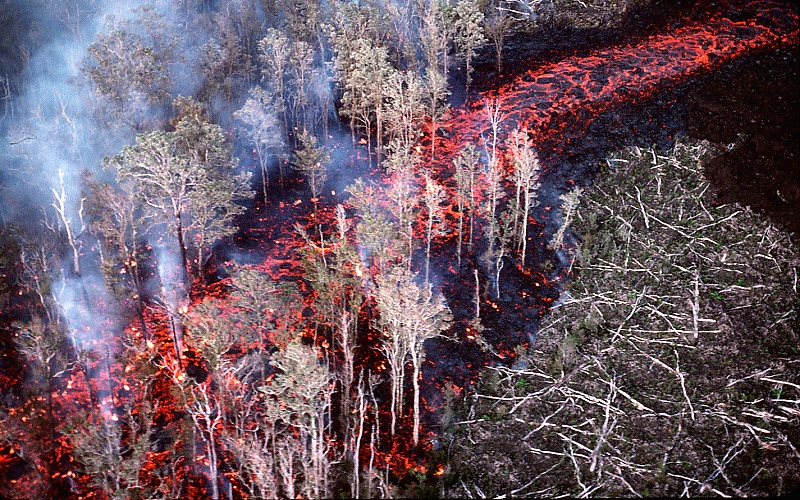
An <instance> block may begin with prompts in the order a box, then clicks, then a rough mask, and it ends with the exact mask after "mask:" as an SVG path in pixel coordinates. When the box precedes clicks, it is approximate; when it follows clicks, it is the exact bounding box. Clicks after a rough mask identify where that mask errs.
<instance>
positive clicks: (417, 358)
mask: <svg viewBox="0 0 800 500" xmlns="http://www.w3.org/2000/svg"><path fill="white" fill-rule="evenodd" d="M423 354H424V353H423V351H422V345H421V344H420V345H419V346H418V352H414V353H411V362H412V363H413V365H414V431H413V433H414V446H417V445H418V444H419V377H420V371H421V368H422V367H421V366H420V365H421V364H422V363H421V362H422V359H421V357H422V355H423Z"/></svg>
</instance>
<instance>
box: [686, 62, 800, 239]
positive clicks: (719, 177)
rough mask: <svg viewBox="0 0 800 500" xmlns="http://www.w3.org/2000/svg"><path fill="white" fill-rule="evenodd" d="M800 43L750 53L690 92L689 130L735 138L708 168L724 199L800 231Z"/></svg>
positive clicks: (720, 140) (712, 137)
mask: <svg viewBox="0 0 800 500" xmlns="http://www.w3.org/2000/svg"><path fill="white" fill-rule="evenodd" d="M798 63H800V50H797V49H795V50H792V51H778V52H773V53H767V54H760V55H756V56H754V57H750V58H747V59H746V60H742V61H741V62H738V63H736V64H731V65H729V68H727V69H726V70H723V71H718V72H716V73H715V74H714V75H713V76H712V77H709V78H708V79H707V81H706V82H705V83H704V84H703V85H702V86H700V87H699V88H697V89H696V90H694V91H693V92H691V93H690V94H689V96H688V104H689V109H688V121H687V129H688V133H689V134H690V135H691V136H692V137H695V138H698V139H707V140H709V141H711V142H715V143H721V144H730V145H732V147H731V149H730V151H728V152H726V153H724V154H722V155H720V156H718V157H716V158H715V159H713V160H711V161H710V162H709V163H708V164H707V165H706V167H705V175H706V177H707V178H708V179H709V181H710V182H711V184H712V186H713V188H714V190H715V194H716V200H717V201H718V202H719V203H733V202H739V203H741V204H742V205H749V206H750V207H751V208H753V209H755V210H759V211H763V212H764V213H766V214H767V215H768V216H769V217H770V218H771V219H772V220H773V221H775V222H777V223H779V224H780V225H782V226H783V227H785V228H786V229H787V230H789V231H792V232H794V233H796V234H797V233H800V85H798V82H799V81H800V79H798V76H800V75H798Z"/></svg>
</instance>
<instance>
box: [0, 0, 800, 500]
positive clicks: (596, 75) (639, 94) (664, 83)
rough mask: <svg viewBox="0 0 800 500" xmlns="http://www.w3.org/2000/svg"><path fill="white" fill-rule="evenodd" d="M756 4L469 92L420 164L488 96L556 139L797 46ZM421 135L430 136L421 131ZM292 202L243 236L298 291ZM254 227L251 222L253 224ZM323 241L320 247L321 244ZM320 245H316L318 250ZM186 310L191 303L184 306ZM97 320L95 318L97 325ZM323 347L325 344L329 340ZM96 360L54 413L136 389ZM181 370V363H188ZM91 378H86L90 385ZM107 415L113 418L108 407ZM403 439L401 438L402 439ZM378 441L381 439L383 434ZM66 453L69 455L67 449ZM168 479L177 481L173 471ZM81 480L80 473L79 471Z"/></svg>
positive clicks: (776, 14) (779, 18) (111, 401)
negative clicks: (739, 16)
mask: <svg viewBox="0 0 800 500" xmlns="http://www.w3.org/2000/svg"><path fill="white" fill-rule="evenodd" d="M758 10H759V13H758V15H756V16H754V17H752V18H750V19H747V20H732V19H731V18H729V17H725V16H724V15H721V14H718V15H716V16H713V17H711V18H710V19H708V20H706V22H705V23H703V24H702V25H699V24H689V25H686V26H683V27H680V28H678V29H675V30H674V31H672V32H670V33H663V34H658V35H653V36H650V37H649V38H647V39H644V40H641V41H639V42H638V43H636V44H630V45H624V46H616V47H610V48H604V49H600V50H596V51H594V52H592V53H591V54H590V55H586V56H573V57H568V58H565V59H562V60H559V61H555V62H548V63H544V64H542V65H540V66H538V67H536V68H534V69H530V70H528V71H526V72H524V73H522V74H520V75H518V76H517V77H516V78H515V79H513V81H511V82H509V83H507V84H504V85H502V86H501V87H499V88H498V89H496V90H491V91H488V92H485V93H483V94H480V95H477V96H475V98H474V99H473V103H474V104H473V105H472V106H471V107H469V109H465V110H457V111H455V112H454V113H453V115H452V116H451V117H450V118H449V119H448V120H446V121H444V122H442V123H440V124H439V126H438V127H437V128H438V129H439V130H440V131H442V132H444V134H435V135H434V140H435V141H436V158H435V160H433V161H431V160H430V159H428V161H427V162H426V163H427V164H428V165H429V166H431V167H433V168H434V170H435V171H436V172H438V173H439V175H440V177H443V179H440V180H441V181H442V182H443V184H445V185H446V186H449V187H451V184H452V181H451V180H450V179H448V178H447V177H448V175H447V172H449V171H450V168H451V165H452V159H453V157H454V156H455V155H456V154H458V152H459V151H460V149H461V148H462V147H463V146H464V145H465V144H467V143H474V144H476V145H479V146H480V145H482V144H484V143H485V137H486V136H487V135H488V132H489V129H490V125H489V123H488V120H487V117H486V115H485V111H484V107H485V102H486V101H487V100H488V101H493V102H496V103H497V104H498V106H499V108H500V110H501V112H502V113H503V115H504V118H503V131H504V133H508V132H510V131H511V130H513V129H515V128H519V129H523V128H527V129H528V131H529V132H530V134H531V136H532V138H533V139H534V141H535V142H540V141H541V143H545V142H546V141H548V140H553V139H555V140H558V139H559V134H560V133H561V132H562V129H563V127H564V126H565V124H566V123H569V125H570V126H571V127H576V128H578V129H580V128H581V127H582V126H585V125H587V124H588V122H590V121H591V119H592V118H593V117H596V116H598V115H599V114H600V113H602V112H603V111H605V110H608V109H611V108H613V107H614V106H615V105H618V104H621V103H624V102H628V101H631V100H634V101H635V100H641V99H645V98H647V97H648V96H650V95H652V94H654V93H655V92H656V91H659V90H661V89H663V88H664V87H668V86H670V85H674V84H676V83H680V82H681V81H685V80H686V79H688V78H690V77H692V76H694V75H698V74H701V73H703V72H708V71H711V70H713V69H714V68H716V67H719V66H720V65H721V64H723V63H724V62H725V61H728V60H731V59H733V58H736V57H739V56H742V55H744V54H747V53H749V52H752V51H757V50H761V49H769V48H773V47H776V46H781V45H783V46H796V45H797V43H798V17H797V15H796V14H795V13H793V12H792V11H791V10H790V9H788V8H787V7H785V6H780V5H777V4H773V3H771V2H764V3H763V4H762V5H759V6H758ZM427 141H428V142H429V141H430V138H428V139H427ZM561 142H562V143H563V142H564V141H561ZM423 150H424V152H425V153H426V154H429V153H430V148H429V147H425V148H423ZM385 182H390V179H388V178H387V179H385ZM275 205H277V204H275ZM298 205H300V203H293V204H291V203H290V204H287V205H286V206H285V207H284V206H283V204H281V206H280V207H277V206H271V207H269V212H264V213H268V214H269V215H268V216H267V218H266V219H264V220H262V221H261V224H262V226H260V227H252V226H251V227H250V228H248V229H247V231H248V232H249V233H250V235H251V237H254V238H257V239H259V240H260V244H259V247H260V249H261V250H262V251H263V253H262V255H263V254H266V257H264V258H263V259H262V260H261V262H260V263H259V264H258V266H257V267H258V268H259V269H263V270H264V271H265V272H267V273H268V274H270V275H271V277H272V278H273V279H274V280H276V281H278V280H286V281H291V282H297V283H299V284H300V286H299V287H298V288H300V289H301V291H302V290H304V289H306V288H307V284H304V283H303V281H302V280H303V278H302V271H301V270H300V269H301V266H300V264H299V262H300V259H299V257H298V255H299V249H300V248H302V247H303V246H304V242H303V240H302V238H300V237H298V235H297V234H296V233H295V232H294V231H293V230H292V228H291V226H292V223H293V222H295V221H297V220H304V221H305V226H309V224H308V221H312V223H313V222H316V221H314V219H313V217H312V216H311V213H310V211H309V210H307V209H308V207H309V206H310V205H309V204H302V206H298ZM303 209H306V212H305V215H301V213H302V210H303ZM451 213H452V212H451ZM285 216H288V217H289V218H292V219H293V220H292V222H290V223H288V224H287V223H286V222H285V221H286V218H287V217H285ZM317 217H318V219H321V220H322V221H323V222H324V224H323V225H324V226H327V227H330V226H331V225H332V224H330V222H331V221H333V220H334V219H335V215H334V210H333V208H332V207H330V206H326V205H325V204H324V203H322V204H321V205H320V208H319V213H318V216H317ZM251 223H252V221H251ZM421 225H422V224H421ZM253 226H256V224H255V223H253ZM540 237H541V238H544V237H545V236H544V235H541V236H540ZM327 250H328V251H329V249H327ZM324 252H325V251H322V253H324ZM361 271H362V269H361V267H356V269H355V271H354V272H356V273H358V276H359V278H360V277H361ZM453 272H455V271H453ZM471 272H472V271H471V270H469V271H467V273H468V275H469V276H468V278H469V279H471V276H472V275H471ZM445 279H447V278H445ZM537 285H538V283H537ZM202 293H204V294H205V295H212V294H213V293H214V292H213V290H211V288H207V289H206V290H204V291H203V292H202ZM540 294H541V292H539V290H527V291H523V293H522V298H521V299H518V300H523V301H529V302H532V303H535V304H538V302H537V301H539V300H540V297H539V295H540ZM220 295H222V294H220ZM304 297H305V300H304V305H305V306H308V305H309V304H308V301H310V300H313V297H312V295H310V294H306V295H305V296H304ZM220 298H221V299H224V298H225V297H223V296H221V297H220ZM483 305H484V307H486V308H489V309H495V310H497V309H499V308H500V307H501V306H500V305H498V304H497V303H496V302H488V303H487V302H484V304H483ZM195 306H196V303H195V304H193V305H192V309H194V307H195ZM521 309H523V308H521V307H511V306H507V305H505V304H504V305H503V312H502V314H516V311H518V310H521ZM191 312H192V311H191V310H190V311H189V313H191ZM525 319H526V320H527V319H528V318H525ZM291 320H293V321H296V322H297V323H299V322H301V321H302V318H292V319H291ZM286 321H287V322H289V321H290V320H289V319H287V320H286ZM147 323H148V325H147V326H148V328H149V329H150V331H151V333H150V335H149V338H146V337H145V335H144V334H143V332H142V331H141V329H139V327H138V325H136V326H133V325H132V326H129V330H131V331H133V333H132V334H131V335H130V336H131V338H135V339H136V340H137V342H139V343H140V344H141V345H142V348H141V351H140V355H141V357H142V358H147V357H150V356H155V357H158V355H157V354H156V353H154V351H155V350H158V351H161V352H162V353H165V354H164V355H165V356H167V355H168V354H169V351H170V349H171V340H170V335H169V332H168V328H167V326H166V323H167V322H166V321H165V318H164V315H163V314H158V313H151V314H149V316H148V319H147ZM456 324H457V325H462V326H457V327H456V328H462V329H463V324H461V323H456ZM97 328H98V329H101V328H103V327H102V325H97ZM109 329H110V328H109ZM101 333H102V332H101ZM454 336H455V337H457V338H461V339H466V341H467V342H473V341H474V338H475V337H474V336H473V334H472V332H470V331H469V330H467V331H458V332H454ZM93 338H97V339H99V338H102V336H101V335H94V336H93ZM323 347H325V348H327V347H328V346H323ZM106 352H107V351H106ZM104 355H105V357H106V359H108V358H111V356H110V355H107V354H105V353H104ZM451 356H452V354H451ZM101 361H102V360H95V359H87V360H86V363H85V364H86V368H85V369H84V372H85V373H87V376H86V377H85V378H87V379H88V378H92V377H89V376H88V373H90V372H91V373H92V374H94V377H93V380H94V384H92V382H91V381H88V380H83V379H82V378H81V376H80V375H79V374H77V372H75V373H73V374H71V375H70V377H69V379H67V380H66V381H65V382H64V387H63V390H58V391H55V392H54V393H53V398H54V400H55V401H56V404H55V405H54V406H55V408H56V412H57V413H58V415H59V416H62V415H67V414H69V413H70V408H72V407H74V406H81V407H87V406H90V405H91V404H92V402H91V401H88V400H89V399H90V396H92V395H94V396H95V397H98V396H99V399H100V403H101V404H102V405H103V407H104V408H105V407H106V406H116V407H121V406H123V403H124V402H126V401H131V400H133V399H135V397H136V393H137V391H138V392H141V391H139V388H138V387H136V386H134V384H133V383H132V382H131V381H129V380H125V379H124V376H120V377H119V378H118V379H117V380H114V381H113V382H112V380H110V378H111V373H112V371H113V372H115V373H127V372H128V371H129V370H133V368H132V366H133V365H132V364H130V365H129V364H124V365H123V364H121V363H112V364H111V366H110V364H109V362H108V361H105V364H104V363H102V362H101ZM372 362H374V363H373V366H370V367H369V368H373V369H378V371H380V367H379V364H380V361H376V360H375V359H372V358H370V359H369V360H368V361H366V362H365V363H372ZM462 363H463V362H462ZM479 368H480V366H479V364H469V363H467V367H466V368H463V367H462V369H463V370H465V371H468V372H469V376H470V377H472V376H474V375H475V373H476V372H477V370H478V369H479ZM449 369H450V368H449V367H448V368H443V365H442V363H441V360H440V359H438V358H436V357H435V356H430V357H429V360H428V362H427V363H426V364H425V368H424V370H423V380H424V382H425V383H426V384H427V385H428V388H429V389H431V388H432V387H438V386H440V384H441V381H442V379H443V378H447V377H448V376H452V374H447V373H443V372H444V371H445V370H449ZM186 371H187V372H188V370H186ZM176 373H177V372H176ZM164 375H165V374H164V373H161V375H160V376H161V377H162V378H163V376H164ZM166 375H167V376H168V375H169V374H168V373H167V374H166ZM184 376H185V375H183V374H176V375H175V377H176V378H178V377H184ZM0 381H1V380H0ZM92 385H94V386H95V387H94V388H93V387H92ZM170 388H171V383H170V381H169V380H162V381H160V382H159V383H158V384H157V385H156V388H155V390H156V391H157V393H158V394H157V399H158V400H159V401H163V406H162V407H160V408H159V409H158V412H157V415H156V420H158V425H160V426H165V425H167V424H168V423H169V422H171V421H172V420H174V419H175V418H177V417H176V415H177V410H178V408H177V404H176V403H175V402H172V403H171V402H170V398H171V396H170V395H169V393H170V390H171V389H170ZM424 399H427V402H428V404H427V405H425V408H426V410H427V411H429V412H431V413H432V412H434V411H435V410H436V408H435V406H436V403H435V401H436V400H437V399H441V398H428V397H424ZM19 411H22V410H19ZM381 418H383V417H381ZM111 419H112V420H115V418H114V416H113V415H112V418H111ZM429 434H430V433H429ZM387 437H388V436H387ZM407 437H408V436H407V435H402V434H398V436H397V437H395V439H394V440H393V441H389V442H388V444H384V445H382V452H383V453H382V455H381V456H378V457H377V458H376V462H377V464H378V465H380V466H381V467H383V465H384V464H385V465H386V466H391V467H392V469H393V470H395V469H396V470H397V471H401V470H402V469H404V468H406V467H411V466H414V462H415V458H414V457H415V455H414V454H413V453H412V452H411V451H410V445H409V444H408V442H407V441H408V439H407ZM381 439H383V437H381ZM404 439H405V442H403V440H404ZM384 443H386V441H385V440H384ZM62 446H63V448H61V451H60V452H59V456H65V455H68V454H69V446H68V445H67V444H63V445H62ZM175 447H177V445H175ZM160 453H161V452H160V451H159V452H154V453H153V454H152V456H151V457H150V458H149V459H148V460H149V462H148V464H147V465H146V466H145V470H147V471H152V470H153V469H154V468H155V467H156V465H158V463H159V460H162V458H160ZM368 453H369V450H368V449H367V448H366V447H362V454H363V455H364V458H363V462H362V464H363V463H365V462H366V460H367V459H368V458H369V457H368ZM1 460H2V457H1V456H0V461H1ZM65 460H68V461H69V462H72V458H71V457H70V458H68V459H65ZM206 465H207V463H206ZM72 468H74V464H72V463H70V464H68V465H64V466H63V470H62V471H61V472H60V474H61V475H63V476H64V477H69V478H74V477H75V473H74V472H73V470H72ZM437 474H438V472H437ZM169 479H170V480H174V481H176V482H177V481H178V479H174V478H169ZM70 480H72V479H70ZM81 480H82V481H87V482H88V480H87V479H86V478H83V479H81ZM195 488H196V489H194V490H191V491H193V492H195V494H196V496H197V497H200V496H203V488H204V486H202V485H201V486H196V487H195ZM184 493H186V492H184Z"/></svg>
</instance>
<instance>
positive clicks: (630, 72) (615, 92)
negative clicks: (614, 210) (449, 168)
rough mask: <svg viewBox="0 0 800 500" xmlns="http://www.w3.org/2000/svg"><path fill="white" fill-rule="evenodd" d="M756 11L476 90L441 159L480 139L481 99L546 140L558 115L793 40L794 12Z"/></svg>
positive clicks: (449, 125)
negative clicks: (752, 15)
mask: <svg viewBox="0 0 800 500" xmlns="http://www.w3.org/2000/svg"><path fill="white" fill-rule="evenodd" d="M758 9H759V13H758V15H757V16H756V17H754V18H750V19H746V20H740V21H734V20H731V19H730V18H729V17H725V16H723V15H722V14H717V15H715V16H713V17H712V18H711V19H709V20H708V21H706V23H704V24H703V25H696V24H695V25H688V26H684V27H681V28H678V29H675V30H674V31H672V32H670V33H663V34H658V35H653V36H650V37H649V38H647V39H645V40H642V41H640V42H639V43H637V44H635V45H625V46H617V47H610V48H605V49H601V50H597V51H594V52H593V53H591V54H590V55H587V56H580V57H569V58H566V59H563V60H560V61H556V62H551V63H546V64H543V65H542V66H540V67H538V68H535V69H531V70H528V71H526V72H525V73H523V74H521V75H519V76H517V77H516V78H514V80H513V81H511V82H510V83H507V84H504V85H502V86H501V87H500V88H498V89H496V90H490V91H487V92H485V93H484V94H483V95H480V96H476V97H475V98H474V99H473V105H472V107H471V109H469V110H458V111H457V112H456V113H455V115H454V116H453V118H451V119H450V120H449V121H447V122H445V123H442V124H441V129H443V130H446V131H448V132H449V133H451V134H452V135H451V136H450V137H449V138H447V139H444V138H439V137H437V139H436V140H437V146H436V150H437V151H447V152H449V155H446V156H445V158H443V159H444V160H449V159H450V158H451V156H452V155H454V154H456V153H457V151H458V148H460V147H461V146H462V145H463V144H465V143H467V142H473V143H476V144H477V143H479V142H480V141H479V140H478V139H479V138H480V137H481V136H482V135H486V134H487V132H488V128H489V125H488V121H487V118H486V117H485V115H484V113H483V109H482V108H483V106H484V102H486V101H496V102H497V104H498V105H499V107H500V110H501V112H502V113H503V114H504V124H505V125H504V128H505V129H506V130H512V129H513V128H514V127H517V128H519V129H523V128H527V129H528V131H529V133H531V135H532V136H533V138H534V140H545V139H548V138H553V137H555V136H556V135H557V134H559V132H560V128H561V127H562V126H563V125H561V126H559V125H558V123H556V122H557V121H558V120H557V118H559V117H566V116H568V115H571V114H573V113H574V112H576V111H577V110H580V111H581V113H588V114H589V115H593V116H597V115H598V114H599V113H601V112H602V111H604V110H607V109H609V108H611V107H613V106H614V105H615V104H618V103H621V102H624V101H626V100H639V99H642V98H645V97H647V96H648V95H651V94H653V93H654V92H655V91H657V90H660V89H663V88H664V87H665V86H668V85H674V84H676V83H679V82H681V81H684V80H686V79H688V78H689V77H691V76H695V75H697V74H700V73H703V72H709V71H711V70H713V69H715V68H717V67H719V66H720V65H722V64H723V63H724V62H726V61H728V60H731V59H734V58H736V57H739V56H742V55H744V54H747V53H750V52H753V51H757V50H759V49H766V48H772V47H775V46H778V45H784V46H795V45H797V42H798V16H797V14H796V13H794V12H792V11H791V10H790V9H789V8H787V7H786V6H785V5H780V4H776V3H774V2H763V5H759V6H758ZM571 125H573V126H574V125H576V124H574V123H572V124H571ZM440 142H441V146H440V145H439V143H440ZM440 148H441V149H440ZM437 163H439V164H441V165H447V164H448V162H447V161H441V160H440V161H437Z"/></svg>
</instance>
